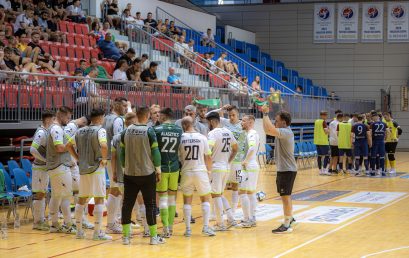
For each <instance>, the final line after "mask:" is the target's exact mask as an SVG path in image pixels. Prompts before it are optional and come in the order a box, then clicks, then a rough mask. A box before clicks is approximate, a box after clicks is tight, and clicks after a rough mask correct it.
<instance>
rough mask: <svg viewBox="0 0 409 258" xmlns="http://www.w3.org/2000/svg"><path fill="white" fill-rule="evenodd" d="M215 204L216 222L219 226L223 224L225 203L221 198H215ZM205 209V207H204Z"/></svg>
mask: <svg viewBox="0 0 409 258" xmlns="http://www.w3.org/2000/svg"><path fill="white" fill-rule="evenodd" d="M213 204H214V208H215V214H216V221H217V224H218V225H219V226H221V225H222V224H223V217H222V216H223V201H222V198H221V197H215V198H213ZM202 208H203V205H202Z"/></svg>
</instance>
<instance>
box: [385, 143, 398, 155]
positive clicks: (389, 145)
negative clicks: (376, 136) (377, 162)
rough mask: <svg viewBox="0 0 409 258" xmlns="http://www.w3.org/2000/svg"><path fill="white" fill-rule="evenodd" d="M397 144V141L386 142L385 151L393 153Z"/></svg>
mask: <svg viewBox="0 0 409 258" xmlns="http://www.w3.org/2000/svg"><path fill="white" fill-rule="evenodd" d="M397 146H398V142H386V143H385V152H386V153H389V154H391V153H395V152H396V147H397Z"/></svg>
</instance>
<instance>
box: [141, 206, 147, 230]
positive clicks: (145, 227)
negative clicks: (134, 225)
mask: <svg viewBox="0 0 409 258" xmlns="http://www.w3.org/2000/svg"><path fill="white" fill-rule="evenodd" d="M139 213H140V214H141V219H142V224H143V228H144V229H145V231H148V230H149V226H148V222H147V221H146V208H145V204H141V205H139Z"/></svg>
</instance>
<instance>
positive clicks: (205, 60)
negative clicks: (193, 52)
mask: <svg viewBox="0 0 409 258" xmlns="http://www.w3.org/2000/svg"><path fill="white" fill-rule="evenodd" d="M208 59H209V53H207V52H206V53H204V54H203V57H202V60H201V63H202V65H203V66H204V67H206V68H207V69H209V70H210V68H211V67H212V65H211V64H210V61H209V60H208Z"/></svg>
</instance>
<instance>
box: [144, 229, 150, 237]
mask: <svg viewBox="0 0 409 258" xmlns="http://www.w3.org/2000/svg"><path fill="white" fill-rule="evenodd" d="M142 236H143V237H150V236H151V233H150V231H149V229H148V230H145V231H144V232H143V235H142Z"/></svg>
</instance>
